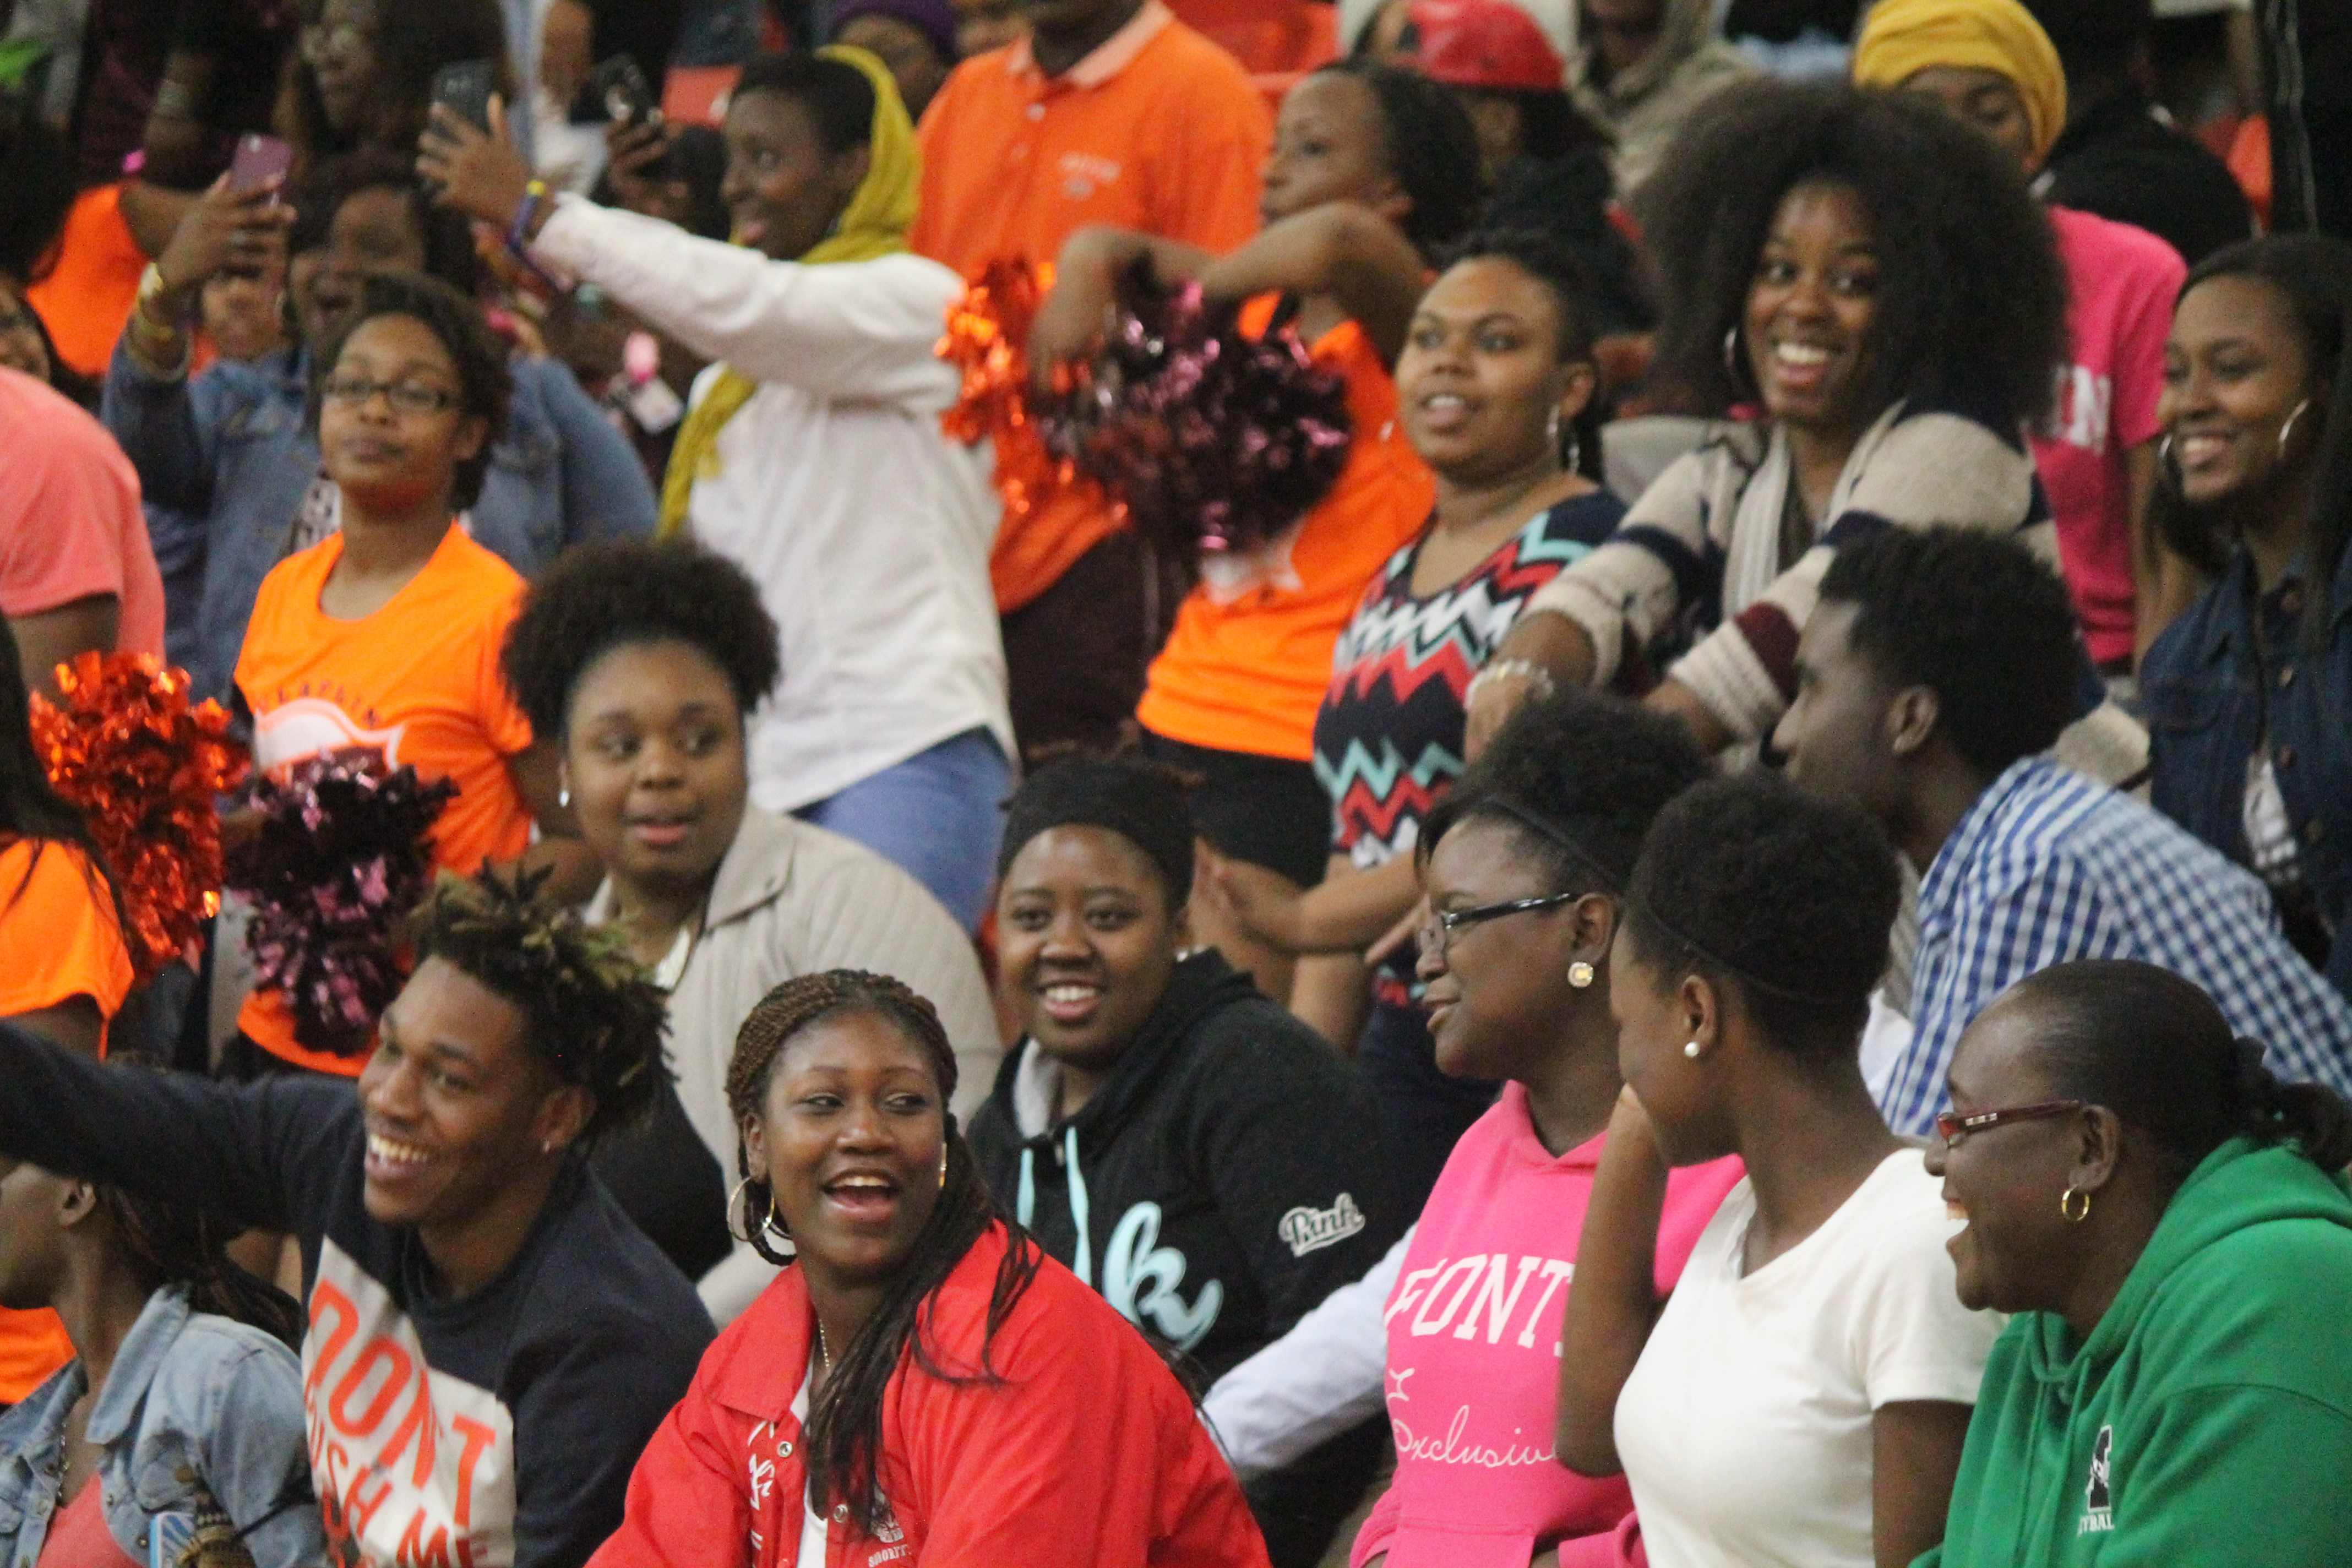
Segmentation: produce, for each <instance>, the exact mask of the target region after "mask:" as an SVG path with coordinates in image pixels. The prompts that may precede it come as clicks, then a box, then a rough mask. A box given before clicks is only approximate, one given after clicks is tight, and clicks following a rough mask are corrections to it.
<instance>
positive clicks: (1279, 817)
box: [1143, 730, 1331, 888]
mask: <svg viewBox="0 0 2352 1568" xmlns="http://www.w3.org/2000/svg"><path fill="white" fill-rule="evenodd" d="M1143 754H1144V755H1145V756H1147V757H1150V759H1151V760H1152V761H1153V762H1156V763H1165V764H1167V765H1168V766H1170V767H1171V768H1174V769H1175V770H1177V771H1178V772H1179V773H1187V774H1190V775H1192V777H1194V778H1197V779H1199V780H1200V781H1201V783H1200V787H1199V788H1198V789H1196V790H1194V791H1193V792H1192V821H1193V824H1194V826H1197V827H1198V828H1199V829H1200V832H1201V837H1203V838H1205V839H1207V840H1208V841H1209V847H1211V848H1213V849H1214V850H1215V851H1216V852H1217V853H1218V854H1220V855H1224V856H1229V857H1231V858H1234V859H1235V860H1246V861H1248V862H1249V863H1250V864H1251V865H1253V866H1263V867H1265V868H1266V869H1267V870H1269V871H1278V872H1280V873H1281V874H1282V875H1284V876H1286V877H1287V878H1289V879H1291V880H1292V881H1294V882H1296V883H1297V884H1298V885H1299V886H1300V887H1302V888H1311V887H1313V886H1315V884H1316V883H1318V882H1320V881H1321V880H1322V879H1323V868H1324V866H1325V864H1326V863H1327V862H1328V861H1329V859H1330V858H1331V802H1330V799H1329V797H1328V796H1327V795H1324V793H1323V786H1322V785H1321V784H1318V783H1316V782H1315V764H1314V763H1294V762H1292V761H1291V760H1290V759H1289V758H1287V757H1262V756H1259V755H1258V754H1257V753H1256V752H1221V751H1217V750H1215V749H1214V748H1213V747H1209V746H1194V745H1188V744H1187V743H1185V742H1182V741H1171V740H1170V739H1169V738H1168V737H1167V736H1165V735H1155V734H1153V733H1152V732H1151V731H1149V730H1146V731H1143Z"/></svg>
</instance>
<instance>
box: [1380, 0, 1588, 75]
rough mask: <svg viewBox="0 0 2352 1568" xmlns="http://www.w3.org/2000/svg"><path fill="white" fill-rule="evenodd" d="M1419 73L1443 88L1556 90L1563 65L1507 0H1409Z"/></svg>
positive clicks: (1531, 21) (1548, 42) (1540, 32)
mask: <svg viewBox="0 0 2352 1568" xmlns="http://www.w3.org/2000/svg"><path fill="white" fill-rule="evenodd" d="M1412 25H1413V27H1414V30H1415V31H1417V32H1418V33H1420V35H1421V48H1420V50H1419V54H1418V62H1419V65H1420V68H1421V74H1422V75H1423V76H1425V77H1427V78H1429V79H1430V80H1432V81H1442V82H1444V84H1445V85H1446V86H1448V87H1466V88H1484V89H1487V90H1489V91H1496V92H1558V91H1559V90H1560V86H1561V83H1562V81H1563V80H1564V79H1565V78H1566V75H1567V70H1568V68H1567V66H1566V64H1565V63H1564V62H1562V60H1561V59H1560V58H1559V52H1558V51H1557V50H1555V49H1554V48H1553V47H1551V40H1550V39H1549V38H1547V37H1544V36H1543V29H1542V28H1540V27H1538V26H1536V24H1535V20H1534V18H1532V17H1530V16H1528V14H1527V13H1526V12H1525V11H1522V10H1520V9H1519V8H1518V7H1517V5H1512V4H1511V0H1412Z"/></svg>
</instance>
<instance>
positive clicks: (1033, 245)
mask: <svg viewBox="0 0 2352 1568" xmlns="http://www.w3.org/2000/svg"><path fill="white" fill-rule="evenodd" d="M1273 139H1274V125H1273V121H1272V119H1271V117H1270V116H1269V115H1268V114H1267V112H1266V107H1265V99H1264V98H1263V97H1262V96H1260V94H1259V93H1258V91H1257V89H1255V87H1253V86H1252V85H1251V83H1250V79H1249V77H1248V76H1247V74H1246V73H1244V71H1243V69H1242V68H1241V65H1240V62H1238V61H1236V60H1235V59H1234V58H1233V56H1231V55H1229V54H1227V53H1226V52H1225V51H1224V50H1223V49H1221V48H1219V47H1217V46H1216V45H1215V44H1213V43H1211V42H1210V41H1209V40H1208V39H1206V38H1204V37H1202V36H1201V35H1200V34H1198V33H1196V32H1194V31H1193V30H1192V28H1190V27H1187V26H1184V25H1183V24H1182V23H1181V22H1179V21H1177V20H1176V19H1175V18H1174V16H1171V14H1170V12H1169V10H1168V8H1167V7H1166V6H1165V5H1161V4H1160V0H1146V3H1145V5H1144V6H1143V8H1142V9H1141V10H1139V11H1138V12H1137V13H1136V14H1135V16H1134V17H1133V18H1132V19H1131V20H1129V22H1128V24H1127V25H1126V26H1123V27H1121V28H1120V29H1119V30H1118V32H1117V33H1115V34H1113V35H1112V36H1111V37H1109V38H1108V39H1107V40H1105V41H1104V43H1103V44H1102V45H1101V46H1100V47H1097V48H1096V49H1095V51H1094V52H1093V53H1092V54H1089V55H1087V57H1086V58H1084V59H1082V60H1080V61H1079V62H1078V63H1077V64H1076V65H1075V66H1072V67H1071V68H1069V69H1068V70H1066V71H1065V72H1063V73H1062V74H1061V75H1060V76H1057V77H1053V78H1048V77H1046V76H1045V73H1044V72H1042V71H1040V70H1039V69H1038V68H1037V65H1036V62H1035V61H1034V59H1033V58H1031V56H1030V53H1029V44H1028V41H1027V40H1026V39H1024V40H1023V41H1021V42H1019V43H1015V44H1011V45H1008V46H1006V47H1003V48H1002V49H997V50H994V51H992V53H989V54H985V55H981V56H978V57H976V58H972V59H969V60H966V61H965V62H964V63H963V64H962V65H961V66H958V67H957V68H956V69H955V74H954V75H952V76H950V77H949V78H948V80H947V85H946V86H945V87H943V88H941V89H940V93H939V96H938V97H937V98H935V99H933V100H931V106H930V108H929V110H926V111H925V113H924V115H923V125H922V133H921V142H922V153H923V184H922V201H921V205H919V207H918V208H917V209H916V214H915V227H914V231H913V233H912V235H911V236H910V237H909V239H910V243H911V245H912V247H913V248H914V249H915V251H916V252H917V253H918V254H919V255H923V256H928V257H930V258H932V259H933V260H936V261H940V262H942V263H944V264H945V265H947V266H949V267H951V268H955V270H956V271H957V272H959V273H961V274H962V275H963V276H964V277H966V278H974V279H976V278H978V277H979V276H980V275H981V273H982V272H983V271H985V270H986V269H987V268H988V265H989V263H991V262H992V261H1013V260H1019V259H1023V258H1026V259H1027V260H1029V261H1032V262H1036V263H1041V264H1042V263H1047V262H1051V261H1052V260H1053V259H1054V258H1055V257H1057V256H1059V255H1060V254H1061V250H1062V242H1063V241H1064V240H1066V239H1067V238H1069V237H1070V236H1071V235H1072V234H1074V233H1076V231H1077V230H1079V229H1081V228H1085V227H1087V226H1090V225H1095V224H1107V225H1109V226H1112V227H1116V228H1125V229H1134V230H1137V231H1139V232H1141V233H1144V234H1151V235H1158V236H1160V237H1162V238H1167V239H1177V240H1181V241H1183V242H1184V243H1186V244H1188V245H1197V246H1199V247H1202V248H1203V249H1205V250H1212V251H1215V252H1216V253H1218V254H1219V255H1223V253H1224V252H1226V251H1229V250H1232V249H1234V248H1236V247H1239V246H1240V245H1241V244H1242V243H1243V242H1244V241H1245V240H1247V239H1248V238H1249V237H1251V236H1252V235H1255V233H1256V232H1257V228H1258V213H1257V200H1258V171H1259V169H1260V167H1261V166H1262V165H1263V164H1264V163H1265V155H1266V150H1267V148H1268V147H1269V146H1270V145H1271V143H1272V142H1273ZM1117 526H1118V524H1117V522H1116V521H1114V520H1113V518H1112V516H1111V514H1110V512H1109V511H1108V510H1107V509H1105V508H1103V507H1100V506H1089V505H1085V504H1081V503H1078V502H1075V501H1071V500H1061V501H1056V502H1053V503H1050V504H1048V505H1045V506H1042V507H1039V508H1037V509H1036V510H1034V511H1033V512H1031V513H1030V514H1029V515H1028V516H1027V517H1025V518H1012V517H1008V518H1006V519H1005V520H1004V526H1003V528H1002V529H1000V530H999V531H998V532H997V536H996V547H995V550H994V551H993V552H992V555H991V556H990V559H989V574H990V576H991V578H992V579H993V581H994V583H995V586H996V603H997V607H998V608H1000V609H1003V610H1015V609H1018V608H1020V607H1021V606H1022V605H1025V604H1027V603H1028V602H1029V601H1030V600H1032V599H1034V598H1035V597H1036V596H1037V595H1040V594H1042V593H1044V592H1045V590H1046V589H1047V588H1050V587H1052V586H1053V585H1054V584H1055V582H1056V581H1057V580H1058V579H1059V578H1060V577H1061V575H1062V574H1063V573H1064V572H1066V571H1068V570H1069V567H1070V563H1072V562H1074V561H1076V559H1077V558H1078V557H1079V556H1081V555H1083V554H1085V553H1086V552H1087V551H1088V550H1090V549H1092V548H1093V547H1094V546H1095V545H1096V544H1097V543H1098V542H1101V541H1102V540H1103V538H1104V537H1105V536H1107V535H1108V534H1109V533H1110V532H1111V531H1113V530H1114V529H1115V528H1117Z"/></svg>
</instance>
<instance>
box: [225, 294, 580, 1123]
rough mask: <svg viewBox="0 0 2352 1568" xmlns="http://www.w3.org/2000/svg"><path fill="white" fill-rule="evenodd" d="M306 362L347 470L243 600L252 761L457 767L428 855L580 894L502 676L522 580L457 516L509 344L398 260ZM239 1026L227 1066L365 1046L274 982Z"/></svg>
mask: <svg viewBox="0 0 2352 1568" xmlns="http://www.w3.org/2000/svg"><path fill="white" fill-rule="evenodd" d="M510 386H511V382H510V380H509V376H508V374H507V368H506V352H505V350H504V348H503V347H502V346H501V345H500V344H499V342H498V340H497V339H496V338H494V337H492V336H491V335H490V331H489V328H488V326H487V325H486V324H485V323H484V322H483V321H482V315H481V311H480V310H478V309H477V308H476V306H475V305H474V303H473V301H471V300H467V299H466V298H465V297H464V296H462V295H460V294H459V293H457V290H455V289H451V288H450V287H449V286H448V285H446V284H445V283H440V282H437V281H436V280H434V279H427V278H420V277H416V276H414V275H408V274H393V275H387V276H384V277H377V278H371V279H367V281H366V283H365V285H364V286H363V287H362V289H361V291H360V299H359V303H358V304H357V306H356V307H355V308H354V310H352V314H351V316H350V318H349V319H348V320H347V321H345V322H344V324H343V326H342V327H341V330H340V331H339V332H338V334H337V336H336V337H335V338H333V339H332V340H331V341H330V342H327V343H325V344H322V345H321V347H320V379H319V384H318V387H317V391H316V405H317V413H316V421H317V426H318V431H319V447H320V452H321V453H322V454H323V455H324V458H325V463H326V472H327V476H328V477H329V478H330V479H333V480H335V481H336V482H337V483H338V484H339V485H340V486H341V489H342V507H343V516H342V526H341V529H340V530H338V531H336V532H334V533H333V534H331V535H330V536H329V537H328V538H327V539H326V540H325V541H324V542H321V543H319V544H316V545H313V546H311V547H310V549H308V550H305V551H302V552H299V553H298V554H295V555H292V556H289V557H288V558H287V560H286V561H285V562H284V563H281V564H280V565H278V567H277V568H275V569H274V570H272V571H271V573H270V574H269V575H268V577H267V578H266V579H264V580H263V582H262V585H261V593H260V595H259V597H258V598H257V600H256V601H255V604H254V611H253V621H252V625H251V626H249V627H248V628H247V633H246V639H245V647H244V649H243V651H242V652H241V653H240V654H239V655H238V657H237V665H236V683H237V694H238V696H239V697H241V698H242V699H243V701H244V704H245V708H246V710H247V711H248V712H250V713H251V714H252V715H253V726H254V740H253V751H254V762H255V764H256V765H257V767H259V768H261V769H263V770H265V771H267V770H280V769H284V768H287V767H289V766H291V765H292V764H294V763H299V762H301V761H303V760H304V759H306V758H309V757H311V756H315V755H318V754H320V753H321V752H334V751H341V750H347V749H355V748H357V749H367V750H372V751H373V752H375V753H376V754H377V756H378V757H379V759H380V760H381V761H382V762H383V764H384V765H385V766H386V767H397V766H403V765H410V764H413V765H415V768H416V770H417V772H418V773H419V774H420V775H421V776H422V777H424V778H425V779H428V780H430V779H437V778H446V779H449V780H452V781H453V782H455V783H456V784H457V786H458V790H459V794H458V795H457V798H456V799H455V800H453V801H451V802H450V804H449V805H447V806H446V808H445V809H444V810H443V811H442V813H441V816H440V817H439V819H438V820H437V822H436V824H435V826H434V830H433V856H434V864H435V866H436V868H441V869H446V870H453V871H457V872H459V873H460V874H468V873H471V872H472V871H474V870H475V869H476V868H478V867H479V866H481V865H483V864H484V863H485V862H499V863H502V864H503V863H508V862H518V863H526V864H529V865H530V866H531V867H532V868H541V867H545V868H551V869H552V870H554V872H555V873H556V876H557V882H558V885H557V888H556V889H555V890H556V891H558V892H559V893H561V892H567V891H568V892H569V893H570V895H571V896H572V897H574V898H577V897H579V896H581V894H583V893H584V892H585V891H586V889H587V887H588V886H590V885H593V884H592V880H591V878H590V875H589V866H590V862H589V859H588V856H587V852H586V850H585V849H584V847H582V846H581V844H580V841H579V837H578V830H577V828H576V827H574V826H572V814H571V811H570V809H569V808H568V807H567V806H566V805H564V804H563V802H562V798H561V794H560V791H559V788H558V785H557V783H556V776H555V775H556V758H555V748H554V742H553V741H552V739H551V738H548V739H536V738H534V737H533V735H532V733H531V729H530V722H529V721H527V720H526V719H525V718H524V716H523V714H522V712H521V711H520V710H519V709H518V708H517V707H516V706H515V703H514V700H513V698H512V697H511V696H509V694H508V692H507V690H506V688H505V686H504V684H503V682H501V680H500V679H499V669H498V655H499V645H500V643H501V642H502V641H503V640H504V638H505V636H506V630H507V626H508V624H509V622H510V621H511V620H512V619H513V618H514V615H515V612H516V607H517V605H518V602H519V601H520V598H521V595H522V580H521V579H520V577H518V576H517V575H516V574H515V572H514V569H513V568H511V567H509V566H508V565H507V564H506V563H504V562H502V561H500V560H499V558H498V557H497V556H495V555H493V554H491V553H490V552H488V550H485V549H484V548H482V546H480V545H478V544H477V543H475V542H473V541H472V540H471V539H469V538H467V535H466V531H465V530H463V529H462V528H460V527H458V526H457V517H456V513H457V511H458V510H461V509H462V508H464V507H465V506H467V505H468V504H469V503H470V502H471V501H472V500H474V498H475V496H476V495H477V494H478V493H479V491H480V489H481V485H482V480H483V476H484V474H485V473H486V472H487V471H488V468H489V463H490V446H491V443H492V442H493V441H495V440H496V438H497V437H498V436H499V433H500V432H501V431H502V430H503V428H504V427H505V424H506V417H507V398H508V394H509V388H510ZM534 825H536V826H537V827H538V829H539V840H538V842H537V843H533V842H532V828H533V826H534ZM237 1029H238V1034H239V1037H238V1039H237V1040H236V1042H234V1043H233V1046H234V1048H233V1052H232V1055H231V1057H230V1058H227V1059H228V1061H229V1064H230V1066H231V1068H232V1069H233V1070H234V1071H235V1072H236V1074H238V1075H240V1076H252V1075H254V1074H257V1073H261V1072H266V1071H275V1070H278V1068H279V1067H280V1065H281V1064H286V1065H291V1066H294V1067H297V1068H308V1069H310V1070H314V1071H320V1072H330V1073H340V1074H342V1075H344V1076H346V1077H349V1076H353V1075H356V1074H357V1073H358V1072H359V1071H360V1067H361V1063H362V1060H363V1059H364V1057H365V1047H366V1041H365V1039H364V1038H363V1037H362V1038H353V1039H341V1040H320V1039H311V1040H304V1039H302V1038H299V1037H298V1036H297V1033H296V1027H295V1016H294V1013H293V1010H292V1009H291V1008H290V1007H289V1005H288V1002H287V999H286V998H285V997H284V996H283V995H282V994H278V993H277V992H274V991H269V990H266V989H265V990H258V991H256V992H255V993H254V994H252V995H251V996H249V997H247V1000H246V1003H245V1005H244V1007H243V1008H242V1009H241V1010H240V1011H239V1013H238V1015H237Z"/></svg>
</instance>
